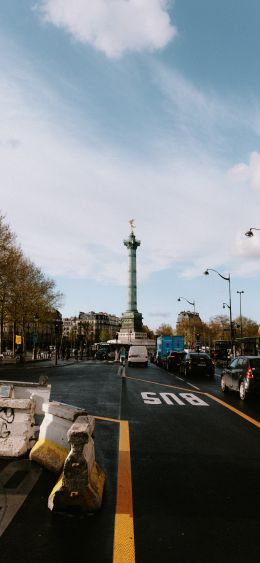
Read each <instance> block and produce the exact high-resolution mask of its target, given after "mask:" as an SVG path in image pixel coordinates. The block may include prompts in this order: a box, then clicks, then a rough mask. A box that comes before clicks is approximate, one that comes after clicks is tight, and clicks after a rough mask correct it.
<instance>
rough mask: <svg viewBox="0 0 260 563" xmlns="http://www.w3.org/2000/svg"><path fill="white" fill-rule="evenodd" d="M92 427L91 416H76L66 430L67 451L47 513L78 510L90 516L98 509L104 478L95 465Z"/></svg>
mask: <svg viewBox="0 0 260 563" xmlns="http://www.w3.org/2000/svg"><path fill="white" fill-rule="evenodd" d="M94 426H95V419H94V417H93V416H88V415H86V416H79V417H78V418H77V419H76V421H75V422H74V424H72V426H71V428H70V429H69V430H68V433H67V438H68V441H69V443H70V447H71V450H70V452H69V455H68V456H67V458H66V460H65V462H64V468H63V473H62V475H61V477H60V479H59V480H58V482H57V483H56V485H55V487H54V488H53V490H52V492H51V494H50V496H49V499H48V507H49V509H50V510H54V511H55V510H56V511H64V510H65V511H66V510H75V509H80V510H82V511H84V512H91V513H93V512H96V511H97V510H98V509H99V508H100V506H101V503H102V495H103V489H104V483H105V474H104V472H103V470H102V469H101V468H100V467H99V466H98V464H97V463H96V461H95V449H94V441H93V438H92V434H93V430H94Z"/></svg>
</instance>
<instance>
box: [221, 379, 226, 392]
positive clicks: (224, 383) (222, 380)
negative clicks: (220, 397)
mask: <svg viewBox="0 0 260 563" xmlns="http://www.w3.org/2000/svg"><path fill="white" fill-rule="evenodd" d="M220 387H221V391H223V393H225V391H227V386H226V382H225V376H224V375H222V377H221V380H220Z"/></svg>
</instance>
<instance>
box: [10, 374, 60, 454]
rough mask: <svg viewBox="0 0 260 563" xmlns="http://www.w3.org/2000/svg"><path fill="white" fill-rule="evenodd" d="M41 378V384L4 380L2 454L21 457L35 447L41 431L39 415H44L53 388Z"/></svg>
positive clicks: (45, 379)
mask: <svg viewBox="0 0 260 563" xmlns="http://www.w3.org/2000/svg"><path fill="white" fill-rule="evenodd" d="M47 381H48V379H47V378H45V377H41V378H40V380H39V382H38V383H27V382H20V381H19V382H17V381H5V380H2V381H0V455H1V456H11V457H19V456H21V455H24V454H25V453H26V452H27V451H28V450H30V449H31V448H32V446H33V445H34V444H35V442H36V440H37V432H38V430H39V427H38V425H36V421H35V415H42V414H43V411H42V405H43V401H46V400H48V399H49V396H50V391H51V386H50V385H47Z"/></svg>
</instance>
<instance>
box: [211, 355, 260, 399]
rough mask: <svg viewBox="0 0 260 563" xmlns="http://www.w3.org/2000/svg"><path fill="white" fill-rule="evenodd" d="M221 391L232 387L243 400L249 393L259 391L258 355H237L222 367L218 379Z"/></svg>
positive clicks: (259, 361) (259, 364) (259, 359)
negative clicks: (226, 365)
mask: <svg viewBox="0 0 260 563" xmlns="http://www.w3.org/2000/svg"><path fill="white" fill-rule="evenodd" d="M220 386H221V389H222V391H223V392H225V391H226V390H227V388H228V389H233V390H234V391H238V392H239V396H240V399H242V401H244V400H245V398H246V396H247V395H248V394H249V393H256V392H259V391H260V356H237V357H236V358H234V360H232V362H231V363H230V364H229V365H228V367H226V368H225V369H223V371H222V374H221V379H220Z"/></svg>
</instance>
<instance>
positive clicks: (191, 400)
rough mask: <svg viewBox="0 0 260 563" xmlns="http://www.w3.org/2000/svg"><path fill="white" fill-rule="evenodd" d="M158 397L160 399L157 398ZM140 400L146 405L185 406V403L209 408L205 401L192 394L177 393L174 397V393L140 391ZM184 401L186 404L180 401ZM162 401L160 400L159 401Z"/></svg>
mask: <svg viewBox="0 0 260 563" xmlns="http://www.w3.org/2000/svg"><path fill="white" fill-rule="evenodd" d="M157 395H159V396H160V397H158V396H157ZM141 396H142V399H143V401H144V403H145V404H146V405H161V404H163V403H166V405H175V404H177V405H180V406H186V405H187V403H188V404H190V405H192V406H196V407H198V406H200V407H202V406H203V407H209V404H208V403H206V401H203V399H201V397H198V395H195V394H194V393H179V395H176V394H175V393H158V394H157V393H153V392H152V391H142V392H141ZM180 397H182V399H185V401H186V402H184V401H182V399H180ZM161 399H162V400H161Z"/></svg>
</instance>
